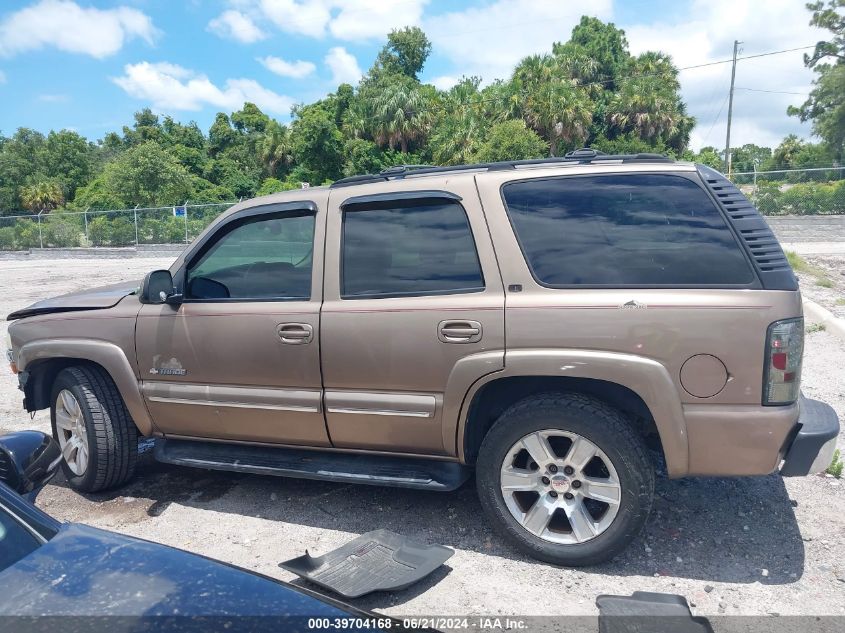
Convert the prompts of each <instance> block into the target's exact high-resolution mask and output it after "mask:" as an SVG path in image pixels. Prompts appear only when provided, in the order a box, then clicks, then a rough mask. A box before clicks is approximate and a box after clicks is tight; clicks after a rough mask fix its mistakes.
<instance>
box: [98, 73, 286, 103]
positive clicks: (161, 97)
mask: <svg viewBox="0 0 845 633" xmlns="http://www.w3.org/2000/svg"><path fill="white" fill-rule="evenodd" d="M123 71H124V74H123V76H121V77H115V78H113V79H112V81H114V83H116V84H117V85H118V86H120V87H121V88H123V90H125V91H126V93H127V94H129V95H130V96H132V97H135V98H136V99H142V100H145V101H149V102H150V103H151V104H152V105H153V107H155V108H157V109H159V110H163V111H173V110H201V109H202V108H203V107H205V106H206V105H211V106H214V107H217V108H223V109H226V110H237V109H239V108H241V107H242V106H243V104H244V102H245V101H251V102H252V103H254V104H256V105H257V106H258V107H259V108H261V109H262V110H264V111H265V112H270V113H273V114H281V115H289V114H290V108H291V106H292V105H293V103H294V100H293V99H291V98H290V97H287V96H285V95H280V94H278V93H275V92H273V91H272V90H268V89H267V88H265V87H263V86H262V85H261V84H259V83H258V82H257V81H255V80H253V79H227V80H226V83H225V85H224V86H223V87H222V88H220V87H218V86H216V85H215V84H214V83H212V82H211V80H210V79H209V78H208V77H206V76H205V75H203V74H199V73H195V72H194V71H192V70H188V69H187V68H183V67H182V66H177V65H176V64H169V63H166V62H161V63H156V64H153V63H150V62H140V63H138V64H127V65H126V66H124V68H123Z"/></svg>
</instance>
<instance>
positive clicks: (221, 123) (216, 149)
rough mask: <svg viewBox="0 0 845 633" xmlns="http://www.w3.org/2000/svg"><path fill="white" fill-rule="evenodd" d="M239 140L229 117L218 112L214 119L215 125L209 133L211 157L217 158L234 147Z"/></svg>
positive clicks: (213, 124) (212, 125)
mask: <svg viewBox="0 0 845 633" xmlns="http://www.w3.org/2000/svg"><path fill="white" fill-rule="evenodd" d="M237 139H238V134H237V132H235V130H234V129H232V124H231V122H230V120H229V116H228V115H227V114H225V113H223V112H218V113H217V114H216V116H215V117H214V123H212V124H211V128H210V129H209V131H208V148H209V153H210V154H211V156H216V155H217V154H220V153H221V152H223V151H225V150H227V149H229V148H230V147H232V146H233V145H234V144H235V143H236V142H237Z"/></svg>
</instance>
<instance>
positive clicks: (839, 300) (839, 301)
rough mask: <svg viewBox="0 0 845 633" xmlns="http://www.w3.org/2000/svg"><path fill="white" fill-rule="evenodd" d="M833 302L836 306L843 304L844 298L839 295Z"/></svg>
mask: <svg viewBox="0 0 845 633" xmlns="http://www.w3.org/2000/svg"><path fill="white" fill-rule="evenodd" d="M834 303H836V305H838V306H845V299H843V298H842V297H839V298H838V299H837V300H836V301H835V302H834Z"/></svg>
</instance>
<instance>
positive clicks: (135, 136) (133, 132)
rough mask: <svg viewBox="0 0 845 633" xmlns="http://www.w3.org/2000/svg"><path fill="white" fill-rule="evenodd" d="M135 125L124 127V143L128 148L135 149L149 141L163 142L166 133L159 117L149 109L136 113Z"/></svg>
mask: <svg viewBox="0 0 845 633" xmlns="http://www.w3.org/2000/svg"><path fill="white" fill-rule="evenodd" d="M134 118H135V123H134V124H133V125H132V127H128V126H125V125H124V126H123V143H124V145H126V146H127V147H134V146H135V145H140V144H141V143H146V142H147V141H156V142H161V141H162V137H163V135H164V131H163V130H162V129H161V123H160V121H159V120H158V115H156V114H154V113H153V111H152V110H150V109H149V108H144V109H143V110H140V111H138V112H136V113H135V115H134Z"/></svg>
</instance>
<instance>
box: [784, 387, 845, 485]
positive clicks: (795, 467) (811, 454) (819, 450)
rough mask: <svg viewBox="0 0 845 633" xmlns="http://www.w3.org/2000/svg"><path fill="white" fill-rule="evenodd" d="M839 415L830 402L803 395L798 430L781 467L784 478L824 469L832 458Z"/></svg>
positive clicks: (810, 473)
mask: <svg viewBox="0 0 845 633" xmlns="http://www.w3.org/2000/svg"><path fill="white" fill-rule="evenodd" d="M838 436H839V417H838V416H837V415H836V411H834V410H833V407H831V406H830V405H828V404H825V403H824V402H820V401H819V400H811V399H809V398H804V397H802V398H801V414H800V416H799V417H798V432H797V433H796V434H795V437H794V439H793V440H792V442H790V444H789V446H788V448H787V450H786V456H785V457H784V460H783V466H781V469H780V474H781V475H783V476H784V477H802V476H804V475H813V474H816V473H820V472H823V471H824V470H825V469H826V468H827V467H828V466H829V465H830V462H831V460H832V459H833V452H834V451H835V450H836V438H837V437H838Z"/></svg>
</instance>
